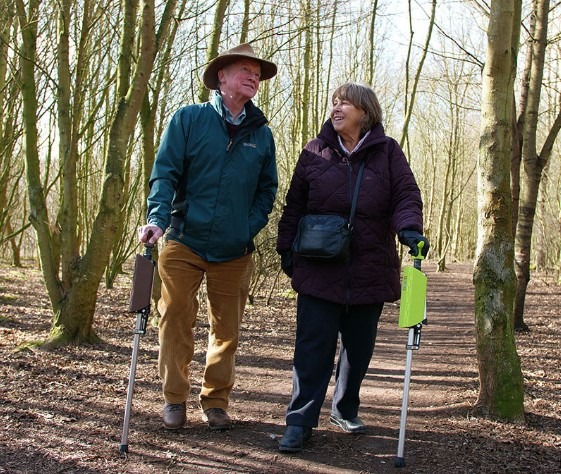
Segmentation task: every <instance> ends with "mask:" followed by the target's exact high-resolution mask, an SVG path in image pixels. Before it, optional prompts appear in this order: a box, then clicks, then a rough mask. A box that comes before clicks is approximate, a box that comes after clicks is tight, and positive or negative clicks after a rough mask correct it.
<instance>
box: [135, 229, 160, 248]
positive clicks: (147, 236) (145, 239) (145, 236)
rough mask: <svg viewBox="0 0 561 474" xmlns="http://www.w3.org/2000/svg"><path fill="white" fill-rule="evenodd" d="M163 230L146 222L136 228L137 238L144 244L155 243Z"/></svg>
mask: <svg viewBox="0 0 561 474" xmlns="http://www.w3.org/2000/svg"><path fill="white" fill-rule="evenodd" d="M162 235H164V231H163V230H162V229H160V228H159V227H158V226H157V225H153V224H146V225H143V226H141V227H139V228H138V240H140V241H141V242H142V243H143V244H145V245H155V244H156V242H157V241H158V239H159V238H160V237H161V236H162Z"/></svg>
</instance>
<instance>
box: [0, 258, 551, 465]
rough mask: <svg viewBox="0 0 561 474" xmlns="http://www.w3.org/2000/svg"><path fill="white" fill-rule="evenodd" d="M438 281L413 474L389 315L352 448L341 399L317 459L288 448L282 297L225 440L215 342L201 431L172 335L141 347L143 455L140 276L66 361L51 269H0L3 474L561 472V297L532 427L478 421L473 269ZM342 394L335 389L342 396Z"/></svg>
mask: <svg viewBox="0 0 561 474" xmlns="http://www.w3.org/2000/svg"><path fill="white" fill-rule="evenodd" d="M424 270H425V271H426V272H427V275H428V277H429V284H428V287H429V288H428V293H429V294H428V304H427V312H428V318H429V325H427V326H425V327H424V328H423V333H422V340H421V347H420V350H418V351H414V353H413V372H412V380H411V391H410V409H409V414H408V418H407V431H406V433H407V436H406V442H405V460H406V466H405V467H403V468H401V469H397V468H395V467H394V460H395V457H396V452H397V439H398V435H399V421H400V410H401V399H402V393H403V392H402V391H403V374H404V366H405V354H406V352H405V343H406V341H407V330H404V329H400V328H398V326H397V315H398V306H397V305H386V308H385V309H384V314H383V317H382V321H381V323H380V330H379V336H378V340H377V345H376V350H375V354H374V357H373V359H372V362H371V365H370V370H369V372H368V374H367V376H366V379H365V382H364V385H363V391H362V405H361V412H360V416H361V417H362V419H363V421H364V422H365V423H366V425H367V427H368V431H367V433H366V434H364V435H359V436H352V435H348V434H345V433H343V432H341V431H338V430H337V429H336V428H335V427H334V426H332V425H330V424H329V402H330V396H331V391H330V392H328V397H327V400H326V403H325V405H324V408H323V411H322V416H321V420H320V426H319V427H318V429H317V430H315V431H314V436H313V437H312V440H311V442H310V443H309V445H308V448H307V449H306V450H305V451H303V452H302V453H299V454H295V455H284V454H280V453H279V452H278V449H277V447H278V439H279V438H280V436H281V435H282V433H283V429H284V410H285V407H286V404H287V403H288V401H289V395H290V390H291V357H292V349H293V338H294V319H295V311H294V307H295V300H294V299H290V298H287V297H284V296H282V295H280V294H279V296H276V297H275V298H274V299H273V300H272V303H271V304H270V305H268V306H266V305H265V302H264V301H257V302H256V304H255V306H248V308H247V311H246V315H245V319H244V323H243V330H242V342H241V346H240V348H239V352H238V357H237V367H238V370H237V384H236V387H235V390H234V392H233V394H232V399H231V407H230V410H229V411H230V414H231V415H232V417H233V419H234V429H233V430H231V431H228V432H211V431H210V430H209V429H208V428H207V427H206V425H205V424H204V423H203V422H202V421H201V419H200V412H199V409H198V408H197V404H196V399H197V394H198V386H199V384H200V378H201V371H202V367H203V363H204V354H205V346H206V332H207V330H208V328H207V327H206V325H205V324H204V323H203V322H202V321H203V320H202V319H201V323H200V324H199V325H198V326H197V329H196V331H197V334H198V338H197V340H198V345H197V349H196V354H195V358H194V361H193V363H192V381H193V394H192V397H191V399H190V400H189V402H188V425H187V426H186V427H185V428H184V429H182V430H180V431H178V432H169V431H166V430H165V429H164V428H163V427H162V424H161V408H162V398H161V394H160V382H159V379H158V377H157V368H156V364H157V354H158V346H157V330H156V329H155V328H154V327H149V328H148V332H147V334H146V335H145V336H143V337H142V338H141V340H140V351H139V358H138V365H137V371H136V384H135V391H134V400H133V411H132V416H131V420H130V430H129V433H128V446H129V453H128V455H124V454H121V453H120V452H119V445H120V443H121V433H122V429H123V414H124V407H125V402H126V391H127V383H128V374H129V367H130V360H131V349H132V342H133V335H132V330H133V328H134V315H131V314H128V313H127V312H126V309H127V305H128V297H129V291H130V290H129V285H130V274H129V275H122V276H120V277H119V279H118V281H117V285H116V288H114V289H112V290H110V291H107V290H101V291H100V297H99V302H98V307H97V312H96V318H95V329H96V331H97V333H98V335H99V336H101V338H102V339H103V341H104V342H103V343H102V344H99V345H96V346H93V347H92V346H90V347H75V346H72V347H67V348H64V349H60V350H57V351H53V352H47V351H44V350H39V349H36V348H33V346H30V347H28V348H26V346H25V343H26V342H28V341H32V340H40V339H44V338H45V336H46V335H47V333H48V330H49V327H50V321H51V314H50V309H49V304H48V300H47V298H46V296H45V291H44V289H43V286H42V284H41V278H40V274H39V272H37V270H35V269H32V268H24V269H22V268H13V267H9V266H6V265H1V266H0V358H1V359H0V360H1V361H2V363H1V364H0V472H9V473H151V472H158V473H159V472H171V473H176V472H195V473H203V472H204V473H253V472H255V473H257V472H263V473H293V472H302V473H389V472H394V473H395V472H402V473H528V472H530V473H534V474H538V473H559V472H561V369H560V363H559V362H560V359H561V350H560V342H561V315H560V310H561V287H559V286H556V285H555V284H553V283H552V282H551V281H549V282H548V279H546V278H545V277H543V276H542V277H540V276H539V275H538V276H535V277H534V278H533V279H532V281H531V282H530V286H529V292H528V298H527V309H526V322H527V323H528V325H529V326H530V328H531V331H530V332H527V333H519V334H517V335H516V338H517V348H518V352H519V354H520V357H521V363H522V370H523V375H524V381H525V390H526V395H525V410H526V417H525V421H524V422H520V423H501V422H497V421H491V420H488V419H485V418H477V417H474V416H472V415H471V413H470V408H471V406H472V405H473V403H474V402H475V401H476V398H477V391H478V372H477V364H476V354H475V337H474V309H473V300H474V297H473V285H472V280H471V271H472V266H471V264H451V265H450V267H449V270H448V271H447V272H444V273H435V271H434V266H433V265H431V264H430V263H428V264H426V265H425V266H424ZM331 388H332V387H331Z"/></svg>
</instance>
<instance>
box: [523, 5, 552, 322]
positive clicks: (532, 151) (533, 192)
mask: <svg viewBox="0 0 561 474" xmlns="http://www.w3.org/2000/svg"><path fill="white" fill-rule="evenodd" d="M548 14H549V1H548V0H535V1H534V12H533V15H534V16H535V35H534V36H533V41H532V45H531V63H530V71H529V74H528V88H527V109H526V114H525V120H524V121H523V124H524V125H523V129H522V132H521V135H522V166H521V170H520V172H521V177H520V207H519V212H518V222H517V227H516V240H515V261H516V280H517V286H516V299H515V305H514V328H515V329H516V330H521V331H522V330H527V329H528V326H527V325H526V323H525V322H524V303H525V300H526V291H527V289H528V282H529V281H530V259H531V245H532V232H533V227H534V218H535V215H536V204H537V201H538V192H539V188H540V182H541V179H542V171H543V168H544V166H545V164H546V163H547V161H548V160H549V156H550V155H551V149H547V148H542V151H541V153H538V151H537V144H536V142H537V130H538V114H539V106H540V97H541V88H542V79H543V70H544V63H545V51H546V46H547V23H548ZM558 132H559V129H557V130H555V126H554V127H553V128H552V130H550V132H549V137H550V138H549V139H551V136H552V134H554V135H553V138H552V140H553V141H554V140H555V137H556V136H557V133H558ZM546 142H547V140H546ZM551 146H553V145H551ZM544 147H545V145H544Z"/></svg>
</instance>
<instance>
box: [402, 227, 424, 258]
mask: <svg viewBox="0 0 561 474" xmlns="http://www.w3.org/2000/svg"><path fill="white" fill-rule="evenodd" d="M398 237H399V241H400V242H401V243H402V244H403V245H407V247H409V248H410V250H409V254H410V255H413V257H418V256H419V247H418V245H419V243H420V242H423V243H424V245H422V246H421V255H422V257H423V258H425V257H426V256H427V253H428V251H429V247H430V245H429V241H428V240H427V238H426V237H424V236H423V235H421V234H419V232H417V231H416V230H407V229H406V230H402V231H400V232H399V234H398Z"/></svg>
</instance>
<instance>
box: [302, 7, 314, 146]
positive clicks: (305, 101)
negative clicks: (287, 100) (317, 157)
mask: <svg viewBox="0 0 561 474" xmlns="http://www.w3.org/2000/svg"><path fill="white" fill-rule="evenodd" d="M304 8H305V10H304V11H303V12H302V13H303V15H302V29H303V30H304V64H302V68H303V70H304V83H303V85H302V95H301V101H302V103H301V104H300V107H301V109H302V129H301V135H300V147H301V148H304V146H305V145H306V143H308V141H309V140H310V138H311V137H310V132H309V116H310V88H311V79H310V77H311V76H310V69H311V67H312V65H311V62H312V24H313V22H312V21H311V14H312V13H311V9H312V6H311V2H310V0H306V4H305V6H304Z"/></svg>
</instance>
